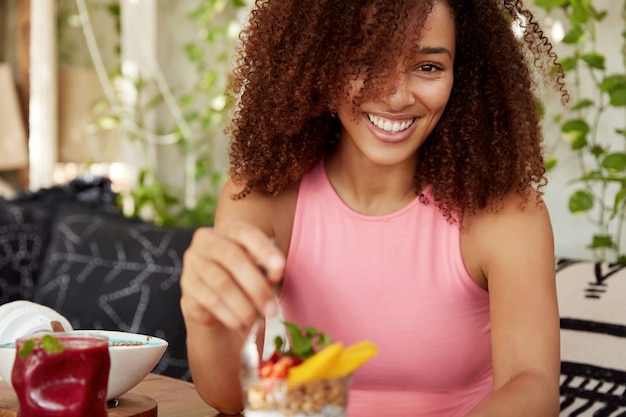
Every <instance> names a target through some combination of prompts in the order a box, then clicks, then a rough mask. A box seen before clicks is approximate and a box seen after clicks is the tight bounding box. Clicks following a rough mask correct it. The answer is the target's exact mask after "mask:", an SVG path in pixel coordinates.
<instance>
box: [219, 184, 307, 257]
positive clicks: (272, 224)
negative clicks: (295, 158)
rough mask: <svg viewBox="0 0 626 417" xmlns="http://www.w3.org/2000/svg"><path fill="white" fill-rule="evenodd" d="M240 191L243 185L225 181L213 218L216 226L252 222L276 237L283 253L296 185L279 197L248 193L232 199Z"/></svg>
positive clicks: (291, 219)
mask: <svg viewBox="0 0 626 417" xmlns="http://www.w3.org/2000/svg"><path fill="white" fill-rule="evenodd" d="M242 189H243V186H242V185H240V184H237V183H235V182H234V181H232V180H231V179H229V180H227V181H226V183H225V184H224V187H223V189H222V192H221V195H220V199H219V203H218V206H217V212H216V215H215V225H216V227H219V225H220V224H221V223H223V222H233V221H245V222H248V223H252V224H254V225H255V226H257V227H259V228H260V229H261V230H263V231H264V232H265V233H266V234H267V235H268V236H275V237H276V239H277V242H278V243H279V245H280V246H281V248H282V249H283V250H286V249H287V246H286V245H287V244H288V242H289V240H290V237H291V229H292V226H293V216H294V213H295V205H296V199H297V195H298V184H293V185H292V186H290V187H289V188H287V189H286V190H284V191H283V192H281V193H280V194H278V195H272V194H264V193H259V192H251V193H250V194H248V195H246V196H245V197H243V198H235V196H236V195H237V194H238V193H239V192H240V191H241V190H242Z"/></svg>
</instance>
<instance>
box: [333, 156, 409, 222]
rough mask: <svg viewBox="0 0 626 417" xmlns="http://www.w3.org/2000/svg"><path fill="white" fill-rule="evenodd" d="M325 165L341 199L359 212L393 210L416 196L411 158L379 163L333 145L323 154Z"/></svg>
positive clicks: (381, 213) (368, 213) (401, 206)
mask: <svg viewBox="0 0 626 417" xmlns="http://www.w3.org/2000/svg"><path fill="white" fill-rule="evenodd" d="M325 169H326V174H327V175H328V178H329V180H330V183H331V184H332V186H333V188H334V189H335V192H336V193H337V194H338V195H339V197H341V199H342V200H343V201H344V203H346V204H347V205H348V206H349V207H351V208H352V209H353V210H355V211H357V212H360V213H363V214H367V215H372V216H377V215H384V214H389V213H393V212H395V211H398V210H400V209H401V208H403V207H404V206H406V205H407V204H409V203H410V202H411V201H413V200H414V199H415V198H416V194H415V185H414V183H413V176H414V174H415V161H407V162H406V163H404V164H402V165H394V166H381V165H377V164H375V163H372V161H370V160H368V159H366V158H362V157H361V158H359V157H354V156H353V154H352V153H346V152H341V150H340V149H336V150H335V152H333V153H331V154H330V155H328V156H327V157H326V160H325Z"/></svg>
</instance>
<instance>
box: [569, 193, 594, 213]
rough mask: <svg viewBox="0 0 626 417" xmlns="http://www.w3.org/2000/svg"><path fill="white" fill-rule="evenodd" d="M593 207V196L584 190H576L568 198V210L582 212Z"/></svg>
mask: <svg viewBox="0 0 626 417" xmlns="http://www.w3.org/2000/svg"><path fill="white" fill-rule="evenodd" d="M592 208H593V196H592V195H591V194H589V193H588V192H586V191H582V190H579V191H576V192H575V193H574V194H572V195H571V197H570V199H569V211H571V212H572V213H584V212H586V211H589V210H591V209H592Z"/></svg>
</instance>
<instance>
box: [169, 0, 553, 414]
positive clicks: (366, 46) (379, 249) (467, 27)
mask: <svg viewBox="0 0 626 417" xmlns="http://www.w3.org/2000/svg"><path fill="white" fill-rule="evenodd" d="M522 19H523V20H524V22H525V25H524V28H525V32H524V36H522V37H521V38H520V37H518V36H517V35H516V34H515V33H514V32H513V30H512V24H511V22H512V21H520V20H522ZM241 40H242V44H241V45H240V48H239V52H240V55H239V59H238V62H237V67H236V69H235V72H234V94H235V98H236V99H237V101H236V104H237V111H236V112H235V114H234V119H233V123H232V130H231V132H232V142H231V148H230V157H231V165H232V169H231V171H230V173H231V179H230V181H228V182H227V184H226V185H225V187H224V189H223V191H222V197H221V198H220V201H219V205H218V211H217V215H216V222H215V227H213V228H201V229H198V230H197V231H196V232H195V235H194V239H193V240H192V243H191V246H190V247H189V249H188V250H187V252H186V255H185V262H184V264H183V273H182V276H181V281H180V282H181V287H182V300H181V307H182V310H183V314H184V317H185V323H186V326H187V337H188V340H187V346H188V353H189V360H190V365H191V371H192V375H193V379H194V383H195V384H196V387H197V388H198V391H199V392H200V393H201V395H202V396H203V398H205V399H206V400H207V402H209V403H210V404H212V405H214V406H215V407H216V408H218V409H220V410H222V411H223V412H228V413H232V412H238V411H240V410H241V409H242V407H243V405H244V404H243V403H242V398H241V385H240V381H239V379H238V373H239V367H238V366H237V364H238V363H239V358H238V352H239V351H240V349H241V346H242V342H243V340H242V337H241V335H242V334H245V333H246V329H247V328H248V327H249V326H250V324H251V323H252V321H253V319H254V318H255V317H256V316H257V314H258V313H261V314H264V315H265V316H266V317H271V316H273V315H274V314H275V313H276V310H277V309H278V305H277V303H276V302H275V298H274V297H273V294H272V293H273V292H274V293H278V294H279V297H278V302H279V304H280V307H281V308H282V312H283V314H284V317H285V319H286V320H288V321H289V322H293V323H297V324H298V325H299V326H300V327H307V328H312V327H314V328H318V329H325V331H327V332H328V333H329V335H330V336H331V337H332V339H333V340H334V341H337V342H341V343H343V344H344V345H347V344H352V343H355V342H357V341H359V340H370V341H371V342H372V343H374V344H375V345H376V346H378V347H379V351H378V354H377V355H376V356H375V357H374V358H372V359H371V361H370V362H368V363H366V364H365V365H364V366H363V367H362V368H360V369H358V371H356V372H355V373H354V375H353V378H352V385H351V389H350V397H349V404H348V409H347V415H348V416H358V417H369V416H380V415H394V416H412V417H415V416H433V415H436V416H446V417H448V416H450V417H452V416H454V417H459V416H466V417H469V416H472V417H473V416H479V415H480V416H481V417H485V416H498V417H501V416H504V415H511V409H515V410H516V411H518V412H519V414H518V415H527V416H533V417H540V416H541V417H552V416H555V415H557V414H558V399H559V395H558V387H559V385H558V383H559V365H560V363H559V317H558V309H557V299H556V290H555V282H554V277H555V272H554V256H553V244H552V243H553V242H552V230H551V226H550V220H549V216H548V212H547V210H546V208H545V206H544V204H543V202H542V200H541V195H542V187H543V186H544V185H545V182H546V178H545V169H544V164H543V157H542V133H541V130H540V127H539V115H538V114H537V109H536V106H535V97H534V94H533V90H532V86H533V85H534V79H533V76H534V74H535V71H536V72H537V74H541V73H542V71H544V74H547V75H548V77H550V74H557V75H556V76H555V77H558V74H560V72H559V69H560V67H559V65H558V63H556V61H555V60H556V57H555V56H554V54H552V53H551V52H550V51H551V44H550V41H549V40H548V39H546V37H545V36H544V32H543V30H542V29H541V28H540V27H539V25H538V24H537V23H536V22H535V20H534V17H533V15H532V13H531V12H530V11H528V10H527V9H526V8H524V7H523V5H522V2H520V1H519V0H473V1H472V0H420V1H416V0H401V1H394V2H389V1H386V0H370V1H367V2H363V1H357V0H353V1H351V0H348V1H343V2H337V1H332V0H312V1H309V2H308V3H307V7H306V8H302V7H301V4H300V2H298V1H296V0H280V1H274V0H267V1H263V2H258V3H257V7H256V8H255V9H254V10H253V11H252V14H251V15H250V20H249V22H248V24H247V25H246V26H245V27H244V30H243V32H242V36H241ZM528 57H530V62H529V61H528V60H527V58H528ZM552 69H556V71H555V72H551V71H552ZM511 74H515V77H511ZM548 79H549V80H555V85H556V88H557V89H562V88H563V86H562V85H561V84H560V79H559V78H548ZM227 352H228V353H227ZM225 362H228V363H229V364H230V365H229V366H223V364H224V363H225ZM207 369H211V370H212V372H210V373H209V372H206V370H207ZM215 372H218V373H219V377H218V376H217V375H216V373H215ZM288 377H289V376H288ZM216 381H219V383H217V382H216Z"/></svg>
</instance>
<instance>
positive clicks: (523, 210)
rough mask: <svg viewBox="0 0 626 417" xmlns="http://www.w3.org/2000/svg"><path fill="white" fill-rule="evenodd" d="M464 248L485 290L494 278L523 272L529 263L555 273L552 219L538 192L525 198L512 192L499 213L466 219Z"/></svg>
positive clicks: (485, 212) (487, 212) (486, 211)
mask: <svg viewBox="0 0 626 417" xmlns="http://www.w3.org/2000/svg"><path fill="white" fill-rule="evenodd" d="M461 244H462V250H463V259H464V260H465V263H466V267H467V268H468V271H469V272H470V274H471V275H472V276H473V277H474V278H475V280H476V281H477V282H479V283H481V285H484V286H487V280H488V279H489V277H490V276H497V275H499V274H500V272H501V271H505V270H509V271H511V270H512V269H513V268H515V269H518V270H519V269H520V266H521V265H523V264H525V263H526V264H527V265H535V266H536V267H537V268H541V269H542V270H545V271H553V270H554V238H553V234H552V225H551V222H550V216H549V213H548V208H547V207H546V204H545V202H544V201H543V199H542V198H541V195H540V194H539V193H538V192H537V191H536V190H534V189H529V190H528V194H527V195H525V196H522V195H520V194H519V193H517V192H511V193H509V194H508V195H506V196H505V197H504V199H503V200H502V201H501V202H500V203H499V205H498V206H497V208H496V209H495V210H494V209H484V210H482V211H480V212H478V213H476V214H473V215H468V216H465V217H464V219H463V233H462V237H461ZM528 263H529V264H528ZM476 277H479V278H478V279H476ZM481 279H482V282H481Z"/></svg>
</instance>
